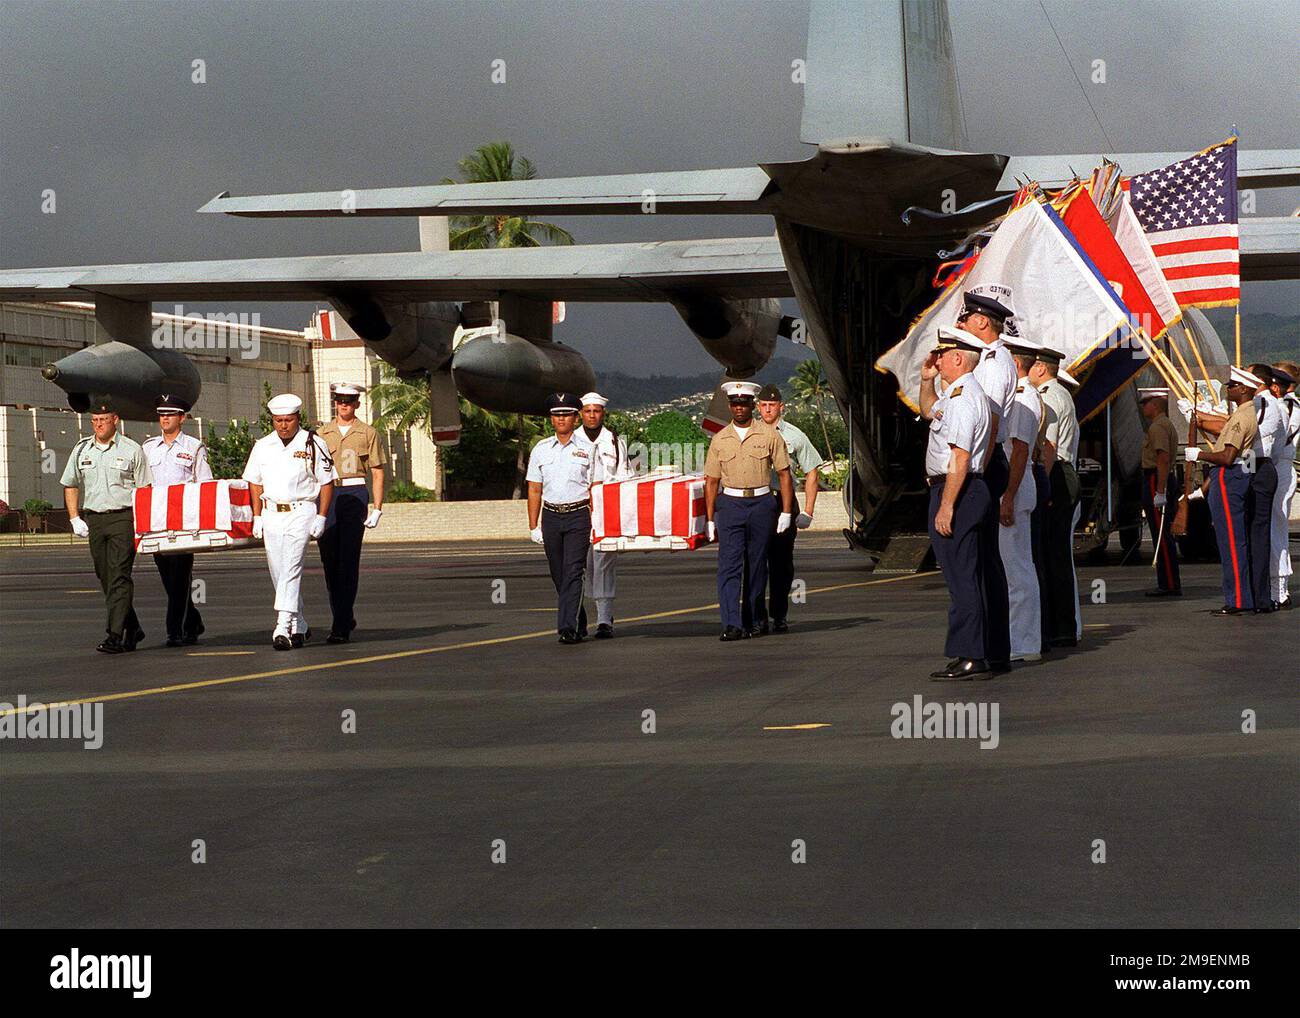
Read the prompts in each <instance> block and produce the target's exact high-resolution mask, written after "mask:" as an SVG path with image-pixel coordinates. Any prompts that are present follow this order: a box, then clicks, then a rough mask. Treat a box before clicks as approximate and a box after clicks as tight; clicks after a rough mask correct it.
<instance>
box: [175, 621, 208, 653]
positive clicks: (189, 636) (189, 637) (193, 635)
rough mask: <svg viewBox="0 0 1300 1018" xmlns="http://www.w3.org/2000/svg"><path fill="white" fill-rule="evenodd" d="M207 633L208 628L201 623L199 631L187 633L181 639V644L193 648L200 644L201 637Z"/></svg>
mask: <svg viewBox="0 0 1300 1018" xmlns="http://www.w3.org/2000/svg"><path fill="white" fill-rule="evenodd" d="M207 631H208V627H207V626H205V625H204V624H203V623H202V622H200V623H199V628H198V629H196V630H194V631H193V632H190V633H186V634H185V635H184V636H182V637H181V643H183V644H185V646H187V647H193V646H194V645H195V644H196V643H198V642H199V637H200V636H202V635H203V634H204V633H206V632H207Z"/></svg>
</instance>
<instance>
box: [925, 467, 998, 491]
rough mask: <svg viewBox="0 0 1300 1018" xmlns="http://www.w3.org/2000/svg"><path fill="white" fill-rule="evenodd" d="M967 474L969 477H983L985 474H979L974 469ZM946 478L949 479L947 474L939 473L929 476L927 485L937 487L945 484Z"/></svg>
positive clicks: (926, 480)
mask: <svg viewBox="0 0 1300 1018" xmlns="http://www.w3.org/2000/svg"><path fill="white" fill-rule="evenodd" d="M966 476H967V477H968V478H969V477H983V476H984V475H983V474H977V473H975V472H974V471H972V472H971V473H968V474H967V475H966ZM946 480H948V475H947V474H938V475H936V476H934V477H927V478H926V479H925V486H926V487H927V488H937V487H938V486H939V485H941V484H943V482H944V481H946Z"/></svg>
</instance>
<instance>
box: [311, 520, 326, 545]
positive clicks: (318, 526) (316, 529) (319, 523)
mask: <svg viewBox="0 0 1300 1018" xmlns="http://www.w3.org/2000/svg"><path fill="white" fill-rule="evenodd" d="M307 533H309V534H311V536H312V540H315V539H316V538H318V537H320V535H321V534H323V533H325V517H324V516H317V517H316V518H315V519H313V520H312V521H311V527H310V529H308V531H307Z"/></svg>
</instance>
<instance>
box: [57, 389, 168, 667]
mask: <svg viewBox="0 0 1300 1018" xmlns="http://www.w3.org/2000/svg"><path fill="white" fill-rule="evenodd" d="M90 425H91V427H92V428H93V429H94V432H95V433H94V434H93V435H91V436H90V437H88V438H83V439H82V440H81V441H79V442H78V443H77V444H76V445H74V446H73V447H72V452H71V454H70V455H69V456H68V463H67V466H66V467H64V469H63V477H62V479H61V481H60V483H61V484H62V485H63V504H64V505H65V506H66V507H67V510H68V519H69V521H70V522H71V523H72V532H73V533H74V534H76V535H77V536H78V537H86V538H89V539H90V558H91V560H92V561H93V562H94V563H95V575H96V576H97V577H98V578H99V585H100V587H101V588H103V591H104V601H105V605H106V607H107V609H108V618H107V622H106V624H105V630H106V631H107V633H108V636H107V637H106V638H105V639H104V640H103V642H101V643H100V644H99V646H98V647H96V648H95V649H96V650H98V651H102V652H103V653H105V654H120V653H122V652H123V651H125V650H135V648H136V645H137V644H138V643H139V642H140V641H141V640H143V639H144V630H143V629H141V628H140V620H139V619H138V618H136V614H135V608H134V607H133V606H132V604H131V601H132V597H133V596H134V594H135V584H134V582H133V581H132V579H131V566H132V565H133V564H134V562H135V520H134V514H133V512H132V508H133V506H134V504H135V489H136V488H144V487H147V486H148V485H150V484H152V483H153V475H152V474H150V472H149V461H148V460H146V459H145V456H144V450H142V449H141V448H140V446H139V445H137V444H136V443H135V442H133V441H131V439H129V438H127V437H126V436H125V435H120V434H118V431H117V425H118V417H117V413H116V411H115V410H114V409H113V407H112V406H111V405H110V404H108V403H100V404H97V405H96V406H94V407H93V408H92V409H91V411H90ZM81 489H84V494H83V493H82V490H81Z"/></svg>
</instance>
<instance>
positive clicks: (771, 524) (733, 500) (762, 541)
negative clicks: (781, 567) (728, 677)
mask: <svg viewBox="0 0 1300 1018" xmlns="http://www.w3.org/2000/svg"><path fill="white" fill-rule="evenodd" d="M780 511H781V507H780V505H779V504H778V503H777V501H776V499H774V498H773V497H772V496H771V495H756V496H754V497H753V498H737V497H736V496H734V495H725V494H719V495H718V501H717V502H716V503H715V504H714V507H713V523H714V525H715V526H716V527H717V528H718V606H719V608H720V609H721V613H722V625H723V627H724V628H726V627H727V626H735V627H737V628H741V627H742V626H743V624H744V619H745V617H748V618H749V619H756V620H759V621H761V620H762V619H764V618H765V617H766V608H765V606H764V604H763V590H764V588H765V587H766V586H767V550H768V546H769V545H770V544H771V542H772V538H773V537H774V536H775V535H776V518H777V516H778V515H780ZM746 574H748V579H749V583H748V587H745V577H746ZM742 590H743V594H744V598H745V605H744V609H743V612H742V609H741V595H742Z"/></svg>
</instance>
